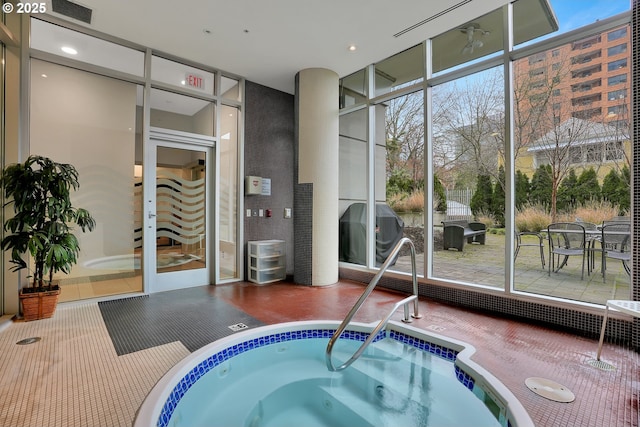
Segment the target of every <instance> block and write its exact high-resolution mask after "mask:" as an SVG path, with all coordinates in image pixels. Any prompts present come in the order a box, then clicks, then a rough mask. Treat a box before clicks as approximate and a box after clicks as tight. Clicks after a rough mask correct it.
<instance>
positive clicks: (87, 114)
mask: <svg viewBox="0 0 640 427" xmlns="http://www.w3.org/2000/svg"><path fill="white" fill-rule="evenodd" d="M61 100H64V102H61ZM30 105H31V111H30V135H31V138H30V153H31V154H39V155H43V156H47V157H50V158H52V159H53V160H54V161H57V162H62V163H70V164H72V165H74V166H75V167H76V168H77V170H78V172H79V182H80V189H79V190H78V191H77V192H75V193H74V194H73V196H72V197H73V203H74V204H75V205H77V206H79V207H83V208H85V209H87V210H89V212H91V214H92V215H93V216H94V217H95V219H96V228H95V230H94V231H92V232H90V233H82V232H79V231H78V232H77V233H76V234H77V237H78V239H79V241H80V247H81V248H82V251H81V253H80V255H79V257H78V264H77V265H76V266H75V267H74V268H73V269H72V271H71V274H68V275H63V276H60V277H59V278H60V279H61V288H62V292H61V296H60V298H61V300H63V301H68V300H76V299H83V298H91V297H95V296H101V295H111V294H117V293H124V292H140V291H142V281H141V275H140V242H139V241H136V238H135V236H136V232H137V233H138V235H139V234H140V230H139V227H140V223H141V218H140V216H139V215H140V211H139V210H136V209H135V204H136V199H135V196H134V194H135V183H134V164H135V154H136V114H137V113H136V111H137V109H136V85H135V84H132V83H126V82H123V81H121V80H115V79H111V78H107V77H102V76H98V75H96V74H92V73H87V72H84V71H79V70H75V69H72V68H67V67H63V66H60V65H55V64H51V63H48V62H44V61H39V60H35V59H34V60H32V61H31V99H30Z"/></svg>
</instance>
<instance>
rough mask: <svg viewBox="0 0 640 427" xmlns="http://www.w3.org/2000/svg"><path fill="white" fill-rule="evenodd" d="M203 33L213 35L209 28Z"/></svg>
mask: <svg viewBox="0 0 640 427" xmlns="http://www.w3.org/2000/svg"><path fill="white" fill-rule="evenodd" d="M202 32H203V33H205V34H206V35H210V34H211V30H210V29H208V28H205V29H204V30H202Z"/></svg>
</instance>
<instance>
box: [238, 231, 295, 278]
mask: <svg viewBox="0 0 640 427" xmlns="http://www.w3.org/2000/svg"><path fill="white" fill-rule="evenodd" d="M247 245H248V246H247V249H248V258H249V262H248V264H249V266H248V267H249V268H248V270H249V280H250V281H251V282H254V283H260V284H262V283H269V282H275V281H278V280H284V279H285V277H286V270H285V261H286V257H285V248H284V240H255V241H251V242H248V243H247Z"/></svg>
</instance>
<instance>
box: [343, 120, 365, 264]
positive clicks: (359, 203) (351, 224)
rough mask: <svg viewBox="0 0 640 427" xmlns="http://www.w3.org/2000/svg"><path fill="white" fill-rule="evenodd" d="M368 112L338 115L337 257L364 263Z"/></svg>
mask: <svg viewBox="0 0 640 427" xmlns="http://www.w3.org/2000/svg"><path fill="white" fill-rule="evenodd" d="M368 114H369V110H368V109H367V108H362V109H360V110H356V111H353V112H351V113H348V114H344V115H342V116H341V117H340V142H339V144H340V147H339V149H340V165H339V168H340V169H339V173H340V205H339V206H340V226H339V229H340V237H339V244H340V247H339V260H340V261H343V262H349V263H353V264H360V265H367V256H368V255H367V251H368V249H367V248H368V247H369V245H368V244H367V239H368V236H369V235H370V234H371V230H369V231H368V228H370V227H372V226H371V225H370V222H369V218H368V213H367V212H368V204H367V200H368V199H369V195H368V190H367V189H368V188H369V185H368V182H369V177H370V174H369V154H368V144H367V139H368V123H369V120H368Z"/></svg>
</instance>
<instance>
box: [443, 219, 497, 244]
mask: <svg viewBox="0 0 640 427" xmlns="http://www.w3.org/2000/svg"><path fill="white" fill-rule="evenodd" d="M442 225H443V227H444V233H443V239H444V250H445V251H446V250H448V249H450V248H455V249H457V250H459V251H462V248H464V241H465V240H466V241H467V243H479V244H481V245H484V241H485V237H486V232H487V226H486V225H484V224H483V223H481V222H469V221H467V220H449V221H442Z"/></svg>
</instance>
